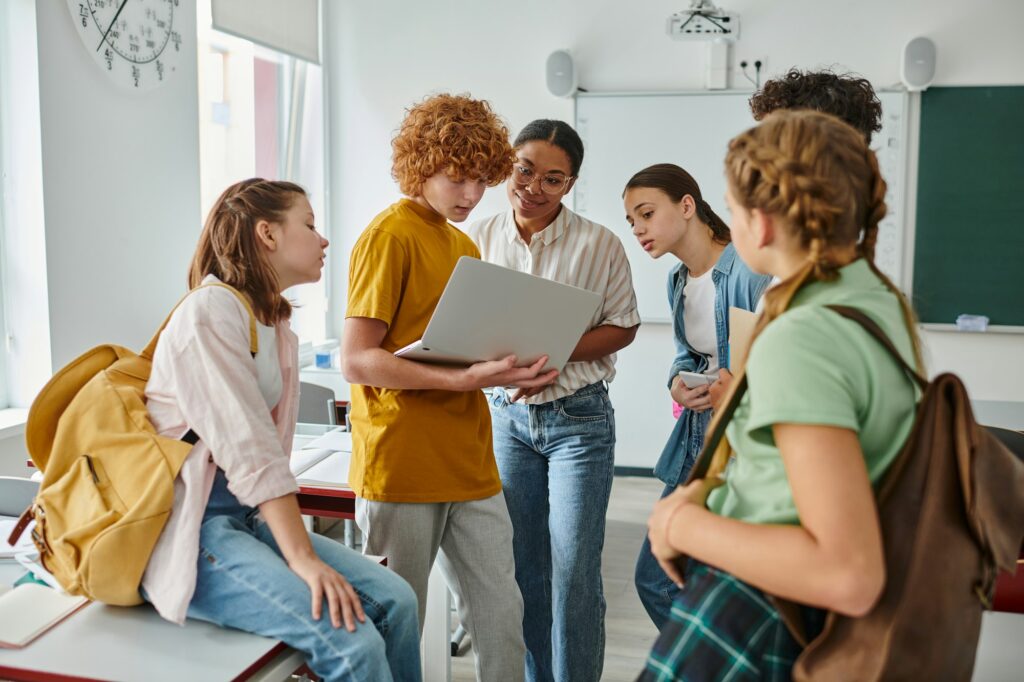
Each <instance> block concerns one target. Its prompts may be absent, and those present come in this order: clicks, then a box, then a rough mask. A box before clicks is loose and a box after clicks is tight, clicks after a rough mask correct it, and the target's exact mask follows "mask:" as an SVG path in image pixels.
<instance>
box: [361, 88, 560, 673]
mask: <svg viewBox="0 0 1024 682" xmlns="http://www.w3.org/2000/svg"><path fill="white" fill-rule="evenodd" d="M508 138H509V133H508V129H507V128H506V127H505V126H504V124H503V123H502V122H501V120H500V119H499V118H498V117H497V116H496V115H495V114H494V112H493V111H492V110H491V108H490V106H489V105H488V104H487V103H486V102H483V101H479V100H474V99H470V98H469V97H465V96H453V95H447V94H443V95H437V96H434V97H430V98H428V99H426V100H424V101H423V102H421V103H419V104H417V105H416V106H414V107H412V108H411V109H410V110H409V111H408V114H407V115H406V117H405V120H404V121H403V122H402V126H401V129H400V130H399V132H398V134H397V135H396V136H395V138H394V140H393V142H392V146H393V150H394V155H393V165H392V173H393V175H394V177H395V179H396V180H397V181H398V184H399V187H400V188H401V190H402V193H403V194H405V195H406V198H404V199H402V200H401V201H399V202H397V203H395V204H392V205H391V206H389V207H388V208H386V209H385V210H384V211H383V212H382V213H380V214H379V215H378V216H377V217H376V218H374V219H373V221H372V222H371V223H370V225H369V226H368V227H367V228H366V230H364V231H363V233H362V235H361V236H360V237H359V240H358V241H357V242H356V244H355V247H354V248H353V250H352V255H351V264H350V267H349V288H348V291H349V293H348V310H347V311H346V314H345V315H346V320H345V331H344V348H343V354H342V367H343V371H344V374H345V379H346V380H347V381H348V382H349V383H350V384H352V413H351V422H352V435H353V438H352V444H353V451H352V465H351V469H350V474H349V483H350V484H351V486H352V488H353V490H355V492H356V494H357V495H358V496H359V497H358V499H357V500H356V520H357V522H358V524H359V527H360V529H361V530H362V531H363V534H364V536H365V543H364V551H365V552H366V553H368V554H381V555H385V556H387V557H388V565H389V566H390V567H391V568H392V569H393V570H394V571H395V572H396V573H398V575H400V576H402V577H403V578H405V579H406V580H407V581H408V582H409V584H410V585H412V587H413V590H414V591H415V592H416V595H417V597H418V598H419V615H420V628H421V630H422V627H423V617H424V608H425V604H426V598H427V582H428V578H429V575H430V570H431V567H432V565H433V563H434V558H435V556H437V555H438V552H440V555H441V556H440V557H438V558H439V559H440V560H441V561H442V562H443V563H444V564H445V568H446V573H447V574H448V575H451V576H453V577H454V580H455V582H457V585H455V586H454V587H457V592H458V594H459V595H460V598H461V599H462V601H463V608H464V610H465V612H466V614H467V615H468V616H469V618H468V619H467V620H468V623H467V625H468V629H469V633H470V636H471V637H472V638H473V647H474V648H475V649H476V654H477V657H476V660H477V676H478V678H479V679H482V680H514V679H518V680H521V679H523V664H524V656H525V648H524V645H523V631H522V620H523V601H522V597H521V596H520V593H519V588H518V587H517V585H516V581H515V564H514V560H513V555H512V524H511V521H510V520H509V515H508V509H507V507H506V506H505V498H504V496H503V494H502V490H501V479H500V478H499V477H498V469H497V465H496V464H495V460H494V448H493V446H492V442H491V418H490V412H489V410H488V407H487V401H486V399H485V397H484V394H483V393H482V392H481V390H480V389H482V388H485V387H490V386H510V385H514V386H519V387H522V388H533V387H537V386H543V385H546V384H548V383H550V382H551V381H553V380H554V378H555V376H556V375H557V372H555V371H551V372H546V373H543V374H541V373H540V370H541V368H542V367H543V366H544V363H545V362H546V361H547V358H540V359H539V360H538V361H537V362H536V363H535V364H533V365H532V366H530V367H516V366H515V358H514V357H512V356H510V357H507V358H504V359H503V360H498V361H494V362H481V363H477V364H475V365H472V366H471V367H468V368H455V367H443V366H438V365H428V364H423V363H418V362H414V361H410V360H406V359H403V358H399V357H396V356H395V355H394V352H395V351H396V350H398V349H400V348H403V347H404V346H407V345H409V344H410V343H413V342H415V341H416V340H418V339H420V338H421V337H422V335H423V331H424V329H425V328H426V325H427V322H428V321H429V320H430V316H431V314H432V313H433V311H434V307H435V306H436V305H437V302H438V300H439V299H440V297H441V293H442V292H443V291H444V288H445V284H446V283H447V282H448V278H449V276H450V275H451V273H452V270H454V268H455V263H456V261H458V259H459V258H460V257H461V256H471V257H474V258H479V257H480V252H479V250H478V249H477V247H476V246H475V245H474V244H473V241H472V240H471V239H470V238H469V237H468V236H466V235H465V234H464V233H462V232H461V231H459V230H458V229H456V228H455V227H454V226H453V225H451V224H450V222H449V221H451V222H455V223H459V222H462V221H464V220H465V219H466V218H467V217H468V216H469V214H470V211H472V210H473V208H474V207H475V206H476V205H477V203H478V202H479V201H480V199H481V197H482V196H483V193H484V189H485V188H487V187H493V186H495V185H497V184H499V183H501V182H503V181H504V180H505V179H506V178H507V177H508V176H509V174H510V173H511V171H512V160H513V158H514V157H513V152H512V147H511V146H510V145H509V139H508Z"/></svg>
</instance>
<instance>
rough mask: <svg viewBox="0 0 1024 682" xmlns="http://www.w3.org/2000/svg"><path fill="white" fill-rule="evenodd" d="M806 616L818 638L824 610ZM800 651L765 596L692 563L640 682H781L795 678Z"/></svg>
mask: <svg viewBox="0 0 1024 682" xmlns="http://www.w3.org/2000/svg"><path fill="white" fill-rule="evenodd" d="M803 611H804V621H805V627H806V631H807V633H808V635H809V636H810V637H811V638H813V636H814V635H815V634H816V633H818V632H820V631H821V628H822V626H823V625H824V623H825V611H823V610H821V609H812V608H806V607H805V608H804V609H803ZM801 651H802V647H801V646H800V645H799V644H798V643H797V641H796V640H795V639H793V636H792V635H790V634H789V630H788V629H786V625H785V623H784V622H783V621H782V617H781V616H780V615H779V612H778V611H777V610H776V609H775V607H774V606H772V604H771V602H769V601H768V599H767V598H766V597H765V595H764V593H763V592H761V591H760V590H758V589H757V588H754V587H751V586H750V585H748V584H747V583H745V582H743V581H741V580H737V579H736V578H735V577H733V576H732V575H730V574H728V573H724V572H722V571H719V570H717V569H715V568H712V567H710V566H707V565H706V564H702V563H700V562H697V561H693V560H690V561H689V563H688V566H687V571H686V587H685V588H684V589H683V591H682V593H680V595H679V596H678V597H677V598H676V600H675V601H674V602H673V603H672V613H671V616H670V617H669V620H668V622H666V623H665V626H664V627H663V628H662V630H661V634H660V635H659V636H658V639H657V641H656V642H655V643H654V648H653V649H651V653H650V655H649V656H648V658H647V665H646V666H645V668H644V670H643V672H641V673H640V677H638V678H637V681H638V682H667V681H669V680H685V681H686V682H697V681H701V682H703V681H709V682H710V681H714V682H726V681H729V682H741V681H742V682H746V681H748V680H771V681H773V682H782V681H783V680H789V679H790V671H791V670H792V668H793V663H794V662H795V661H796V658H797V656H799V655H800V652H801Z"/></svg>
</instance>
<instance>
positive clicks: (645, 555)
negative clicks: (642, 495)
mask: <svg viewBox="0 0 1024 682" xmlns="http://www.w3.org/2000/svg"><path fill="white" fill-rule="evenodd" d="M676 487H677V486H674V485H667V486H665V489H664V490H663V491H662V492H661V497H662V498H665V497H667V496H668V495H669V493H671V492H672V491H673V490H675V489H676ZM633 580H634V582H635V583H636V591H637V594H639V595H640V603H641V604H643V605H644V609H646V610H647V615H648V616H650V617H651V620H652V621H654V626H655V627H656V628H658V631H659V632H661V628H662V626H664V625H665V623H666V622H668V619H669V615H670V614H671V612H672V601H673V600H674V599H675V598H676V597H678V596H679V592H680V590H679V586H678V585H676V584H675V583H674V582H672V579H671V578H669V577H668V574H666V573H665V571H663V570H662V568H661V564H659V563H658V560H657V559H655V558H654V555H653V554H651V541H650V539H649V538H648V537H647V534H646V533H645V534H644V544H643V546H642V547H641V548H640V555H639V556H638V557H637V559H636V572H635V573H634V575H633Z"/></svg>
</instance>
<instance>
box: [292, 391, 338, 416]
mask: <svg viewBox="0 0 1024 682" xmlns="http://www.w3.org/2000/svg"><path fill="white" fill-rule="evenodd" d="M299 421H300V422H302V423H304V424H337V423H338V413H337V411H336V409H335V407H334V391H332V390H331V389H329V388H326V387H324V386H318V385H317V384H311V383H309V382H308V381H302V382H299Z"/></svg>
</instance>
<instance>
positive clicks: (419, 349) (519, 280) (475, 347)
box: [395, 256, 601, 371]
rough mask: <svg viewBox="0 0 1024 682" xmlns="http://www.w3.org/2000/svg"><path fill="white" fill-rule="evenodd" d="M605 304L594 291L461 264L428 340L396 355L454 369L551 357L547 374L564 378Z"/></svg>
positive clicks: (473, 262) (467, 261)
mask: <svg viewBox="0 0 1024 682" xmlns="http://www.w3.org/2000/svg"><path fill="white" fill-rule="evenodd" d="M600 304H601V296H600V295H599V294H596V293H594V292H593V291H587V290H586V289H580V288H578V287H572V286H569V285H567V284H561V283H559V282H553V281H551V280H549V279H544V278H543V277H537V276H535V275H527V274H525V273H522V272H517V271H516V270H510V269H509V268H503V267H501V266H500V265H494V264H493V263H485V262H484V261H482V260H479V259H477V258H470V257H469V256H463V257H462V258H460V259H459V262H458V263H456V264H455V271H454V272H452V276H451V277H450V278H449V280H448V284H447V286H445V288H444V293H442V294H441V300H439V301H438V302H437V307H436V308H435V309H434V314H433V315H432V316H431V318H430V322H428V323H427V328H426V330H425V331H424V332H423V338H422V339H420V340H419V341H417V342H416V343H413V344H410V345H408V346H406V347H405V348H402V349H401V350H399V351H397V352H395V355H397V356H399V357H403V358H406V359H408V360H419V361H421V362H434V363H440V364H450V365H471V364H473V363H474V362H481V361H484V360H500V359H501V358H503V357H505V356H507V355H512V354H514V355H515V356H516V357H517V358H518V362H517V364H519V365H526V364H530V363H533V362H536V361H537V359H538V358H540V357H541V356H542V355H547V356H548V362H547V365H546V366H545V367H544V370H545V371H547V370H549V369H557V370H561V369H562V367H564V366H565V363H566V362H567V361H568V360H569V355H571V354H572V351H573V349H574V348H575V347H576V344H577V342H579V340H580V337H581V336H583V333H584V332H585V331H587V326H588V324H589V323H590V321H591V320H592V319H593V317H594V313H595V312H596V311H597V307H598V306H599V305H600Z"/></svg>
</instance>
